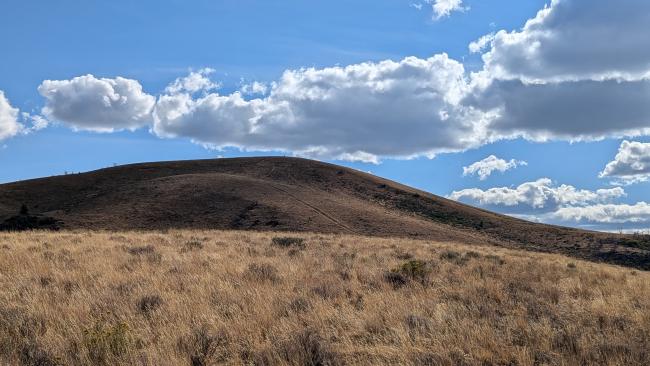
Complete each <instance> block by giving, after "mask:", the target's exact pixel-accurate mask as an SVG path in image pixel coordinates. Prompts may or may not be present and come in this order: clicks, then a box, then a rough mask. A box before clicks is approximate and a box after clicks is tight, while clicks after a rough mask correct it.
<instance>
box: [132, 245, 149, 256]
mask: <svg viewBox="0 0 650 366" xmlns="http://www.w3.org/2000/svg"><path fill="white" fill-rule="evenodd" d="M126 251H127V252H129V254H131V255H146V254H151V253H155V252H156V248H154V246H153V245H144V246H135V247H130V248H128V249H127V250H126Z"/></svg>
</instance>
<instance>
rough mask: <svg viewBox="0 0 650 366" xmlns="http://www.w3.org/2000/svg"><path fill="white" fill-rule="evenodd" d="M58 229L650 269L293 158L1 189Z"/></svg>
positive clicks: (177, 166) (545, 228) (601, 244)
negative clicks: (365, 246) (267, 236)
mask: <svg viewBox="0 0 650 366" xmlns="http://www.w3.org/2000/svg"><path fill="white" fill-rule="evenodd" d="M22 204H25V205H27V207H28V208H29V210H30V211H31V212H32V213H38V214H41V215H46V216H49V217H53V218H55V219H57V220H59V221H60V222H61V226H62V227H63V228H65V229H106V230H134V229H135V230H154V229H155V230H158V229H168V228H179V229H180V228H184V229H185V228H196V229H248V230H274V231H308V232H322V233H345V234H362V235H376V236H399V237H414V238H422V239H432V240H437V241H449V242H464V243H470V244H492V245H500V246H506V247H511V248H523V249H529V250H535V251H543V252H557V253H563V254H568V255H571V256H575V257H580V258H586V259H590V260H595V261H606V262H611V263H617V264H623V265H628V266H633V267H637V268H642V269H650V250H649V249H650V245H649V243H648V242H647V239H644V238H638V237H631V236H624V235H615V234H606V233H596V232H588V231H582V230H577V229H570V228H562V227H556V226H549V225H542V224H535V223H530V222H526V221H523V220H519V219H515V218H511V217H508V216H503V215H499V214H495V213H491V212H488V211H485V210H481V209H477V208H474V207H470V206H467V205H464V204H460V203H457V202H454V201H450V200H447V199H445V198H442V197H438V196H435V195H432V194H429V193H426V192H422V191H419V190H416V189H413V188H410V187H407V186H404V185H401V184H398V183H395V182H392V181H389V180H385V179H382V178H379V177H376V176H373V175H370V174H366V173H363V172H359V171H356V170H352V169H348V168H344V167H340V166H336V165H332V164H327V163H322V162H316V161H311V160H306V159H298V158H282V157H259V158H235V159H216V160H196V161H175V162H160V163H144V164H133V165H125V166H119V167H114V168H108V169H101V170H97V171H93V172H89V173H83V174H74V175H65V176H57V177H49V178H41V179H34V180H28V181H21V182H15V183H9V184H3V185H0V220H4V219H7V218H9V217H11V216H12V215H15V214H16V213H17V211H18V209H19V208H20V206H21V205H22Z"/></svg>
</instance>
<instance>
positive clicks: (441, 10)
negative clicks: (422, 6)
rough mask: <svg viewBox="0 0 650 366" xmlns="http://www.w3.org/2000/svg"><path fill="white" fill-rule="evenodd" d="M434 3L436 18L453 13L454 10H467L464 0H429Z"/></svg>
mask: <svg viewBox="0 0 650 366" xmlns="http://www.w3.org/2000/svg"><path fill="white" fill-rule="evenodd" d="M427 2H429V3H433V5H432V8H433V13H434V16H433V18H434V19H441V18H445V17H448V16H450V15H451V13H452V12H454V11H465V10H467V7H464V6H463V0H435V1H434V0H428V1H427Z"/></svg>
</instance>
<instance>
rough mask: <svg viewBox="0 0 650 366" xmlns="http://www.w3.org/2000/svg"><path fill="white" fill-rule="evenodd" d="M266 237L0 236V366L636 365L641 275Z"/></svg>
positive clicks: (643, 357) (552, 258) (642, 323)
mask: <svg viewBox="0 0 650 366" xmlns="http://www.w3.org/2000/svg"><path fill="white" fill-rule="evenodd" d="M279 236H287V234H273V233H248V232H220V231H171V232H168V233H158V234H156V233H92V232H79V233H66V232H62V233H38V232H36V233H21V234H2V235H0V364H3V365H4V364H9V365H14V364H25V365H41V366H43V365H89V364H92V365H213V364H222V363H225V364H259V365H274V364H293V365H338V364H418V365H591V364H603V365H647V364H649V363H650V353H649V352H650V351H649V349H650V347H649V346H650V274H649V273H647V272H640V271H632V270H630V269H626V268H621V267H614V266H609V265H599V264H593V263H588V262H581V261H575V260H570V259H567V258H564V257H561V256H557V255H544V254H534V253H527V252H517V251H508V250H504V249H493V248H489V247H468V246H463V245H450V244H436V243H430V242H418V241H408V240H404V239H394V240H391V239H376V238H366V237H353V236H329V235H304V234H296V235H290V236H291V237H301V238H304V241H303V242H300V241H291V240H288V241H287V240H284V241H283V240H278V239H276V240H275V243H276V244H273V238H274V237H279ZM280 242H282V243H289V244H287V245H278V243H280Z"/></svg>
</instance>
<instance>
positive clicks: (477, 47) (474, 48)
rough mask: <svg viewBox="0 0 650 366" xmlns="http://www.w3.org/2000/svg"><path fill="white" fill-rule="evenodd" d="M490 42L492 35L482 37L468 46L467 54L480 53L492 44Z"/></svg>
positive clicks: (492, 38)
mask: <svg viewBox="0 0 650 366" xmlns="http://www.w3.org/2000/svg"><path fill="white" fill-rule="evenodd" d="M492 40H494V33H490V34H486V35H484V36H482V37H481V38H479V39H477V40H476V41H474V42H471V43H470V44H469V47H468V48H469V52H470V53H479V52H482V51H483V50H484V49H485V48H487V46H489V45H490V44H491V43H492Z"/></svg>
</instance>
